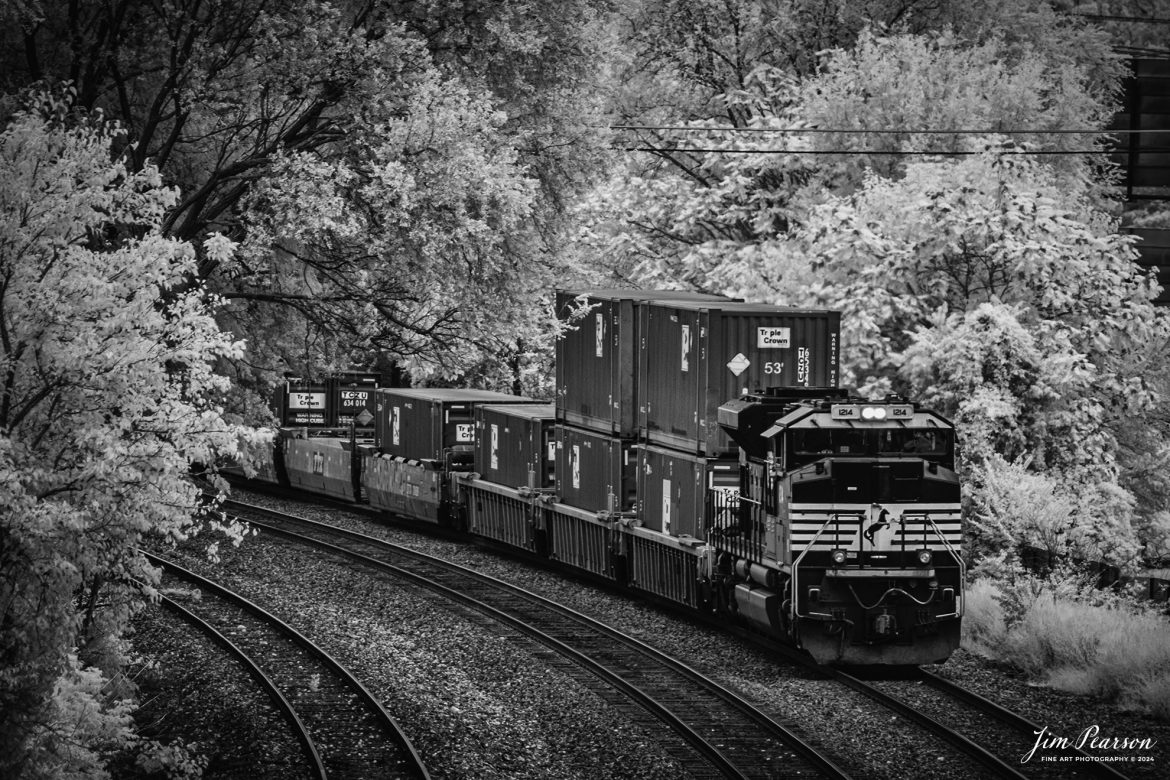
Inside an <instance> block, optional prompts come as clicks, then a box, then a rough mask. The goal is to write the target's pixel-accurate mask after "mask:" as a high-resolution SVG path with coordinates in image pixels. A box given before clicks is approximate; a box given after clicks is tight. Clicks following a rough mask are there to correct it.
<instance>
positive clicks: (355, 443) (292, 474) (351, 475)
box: [273, 371, 380, 501]
mask: <svg viewBox="0 0 1170 780" xmlns="http://www.w3.org/2000/svg"><path fill="white" fill-rule="evenodd" d="M379 381H380V378H379V375H378V374H376V373H369V372H356V371H346V372H339V373H334V374H330V375H328V376H327V377H326V378H325V381H324V382H305V381H303V380H296V379H293V380H289V381H287V382H285V384H284V385H283V386H281V387H278V388H277V391H276V404H275V406H276V410H277V416H278V418H279V419H280V422H281V427H280V430H279V431H277V435H276V439H275V442H274V448H275V453H274V457H273V464H274V469H273V471H274V473H275V475H276V477H277V480H278V481H279V482H280V483H281V484H284V485H290V486H292V487H296V488H300V489H301V490H308V491H312V492H315V493H323V494H325V495H328V496H332V497H334V498H341V499H344V500H347V501H357V500H359V498H360V496H361V486H360V464H359V463H358V460H357V458H355V457H354V453H355V451H356V448H357V447H360V446H361V445H363V444H366V443H369V442H372V441H373V439H372V436H373V427H372V423H373V419H374V417H373V414H372V406H373V397H374V393H375V392H376V389H377V387H378V384H379Z"/></svg>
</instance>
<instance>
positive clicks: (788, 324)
mask: <svg viewBox="0 0 1170 780" xmlns="http://www.w3.org/2000/svg"><path fill="white" fill-rule="evenodd" d="M638 317H639V332H640V333H641V338H642V341H641V344H640V349H639V350H638V355H637V361H638V362H637V365H638V369H637V370H638V393H639V394H638V431H639V444H638V445H637V448H636V449H637V454H638V495H639V499H640V505H639V510H640V511H639V523H638V526H637V528H635V529H632V530H629V531H628V532H627V533H625V534H624V538H623V542H624V544H623V554H624V555H625V556H626V559H627V560H628V561H629V563H628V568H630V569H631V571H632V572H633V575H632V577H631V579H632V582H633V585H634V587H636V588H640V589H642V590H645V591H647V592H650V593H653V594H655V595H657V596H661V597H663V598H667V599H671V600H675V601H683V602H684V603H687V604H690V605H692V606H696V607H703V606H707V605H708V602H709V600H710V599H711V594H710V592H709V591H708V589H707V588H706V587H704V586H703V585H702V583H704V582H705V581H707V580H708V579H709V576H708V575H709V572H710V570H711V569H712V563H711V558H712V556H713V555H715V552H714V551H713V549H712V547H711V546H710V544H709V543H708V542H709V539H710V535H711V530H712V529H711V525H712V522H713V520H712V517H713V511H714V510H713V507H714V505H715V504H716V503H718V502H717V501H716V499H719V498H723V497H726V498H727V499H729V500H731V499H734V497H735V496H737V495H738V494H739V490H740V482H741V469H740V462H739V450H738V448H737V447H736V445H735V443H734V442H733V441H732V440H731V439H730V438H729V437H728V436H727V435H726V433H725V432H724V431H723V430H722V429H721V428H720V427H719V425H718V409H719V406H720V405H721V404H722V403H723V402H724V401H726V400H727V399H728V398H735V397H738V396H739V395H741V394H743V393H747V392H749V391H752V390H757V389H760V388H767V387H772V388H778V389H785V390H789V389H792V390H799V391H802V392H818V390H816V389H812V390H810V388H819V392H821V393H822V394H824V393H826V392H831V391H832V390H831V388H835V387H836V385H837V378H838V370H839V338H840V335H839V334H840V315H839V314H838V313H837V312H829V311H821V310H804V309H786V308H781V307H776V306H763V305H758V304H747V303H743V302H740V301H670V300H653V301H647V302H645V303H644V304H642V305H641V306H640V307H639V311H638ZM721 503H724V504H725V503H727V501H726V500H724V501H722V502H721ZM680 572H681V575H680Z"/></svg>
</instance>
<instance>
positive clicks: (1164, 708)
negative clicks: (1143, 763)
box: [963, 576, 1170, 719]
mask: <svg viewBox="0 0 1170 780" xmlns="http://www.w3.org/2000/svg"><path fill="white" fill-rule="evenodd" d="M1028 594H1033V595H1032V596H1031V598H1029V597H1028ZM1017 612H1018V615H1016V619H1014V620H1012V619H1010V618H1011V617H1012V616H1013V615H1014V614H1015V613H1017ZM963 643H964V646H965V647H966V648H967V649H968V650H970V651H971V652H974V653H976V654H978V655H982V656H984V657H988V658H993V659H996V660H1000V661H1004V662H1007V663H1010V664H1012V665H1013V666H1016V667H1017V668H1019V669H1021V670H1022V671H1024V672H1025V673H1027V674H1028V675H1029V676H1030V677H1031V678H1033V679H1035V680H1038V681H1040V682H1042V683H1044V684H1046V685H1049V686H1051V687H1053V688H1056V689H1058V690H1064V691H1069V692H1070V693H1077V694H1081V695H1087V696H1095V697H1098V698H1101V699H1104V700H1107V701H1111V702H1114V703H1116V704H1117V705H1118V706H1120V707H1122V708H1124V709H1132V710H1137V711H1141V712H1148V713H1151V714H1153V715H1156V716H1159V717H1163V718H1168V719H1170V623H1167V621H1166V620H1165V619H1164V618H1163V617H1161V616H1159V615H1157V614H1152V613H1150V614H1142V613H1140V612H1138V611H1136V610H1135V609H1134V608H1132V607H1125V606H1123V605H1121V604H1120V603H1113V604H1110V605H1102V604H1094V603H1091V602H1090V601H1088V600H1086V599H1085V598H1083V597H1081V596H1078V595H1077V593H1076V590H1075V589H1072V588H1068V587H1062V583H1052V582H1045V581H1041V580H1038V579H1037V578H1034V577H1027V576H1024V577H1020V578H1017V580H1016V581H1015V582H1012V583H1010V584H1008V583H1002V582H995V581H992V580H990V579H986V578H984V579H980V580H976V581H975V582H973V583H972V584H971V585H970V587H969V588H968V589H967V595H966V613H965V615H964V637H963Z"/></svg>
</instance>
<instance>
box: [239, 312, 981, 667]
mask: <svg viewBox="0 0 1170 780" xmlns="http://www.w3.org/2000/svg"><path fill="white" fill-rule="evenodd" d="M669 295H670V293H668V292H665V291H661V292H655V293H646V292H645V291H589V293H587V294H585V293H582V294H579V295H577V296H576V298H575V299H581V298H584V299H585V300H590V297H589V296H592V297H593V298H601V299H603V300H604V299H606V297H607V296H608V297H609V298H610V299H621V300H622V301H623V302H624V301H629V300H632V301H633V305H632V306H626V307H625V308H624V309H622V308H621V307H613V309H612V310H613V311H614V312H618V311H619V310H620V311H622V312H624V313H621V314H614V315H613V317H614V319H613V320H612V321H606V322H604V323H602V322H601V320H600V319H598V320H597V328H598V332H597V334H596V338H593V337H592V335H591V337H590V338H588V339H585V338H581V337H578V338H576V339H575V341H574V339H569V340H567V342H566V343H567V344H569V345H570V347H569V348H571V349H574V350H576V349H577V348H576V347H573V346H572V345H573V344H574V343H579V344H584V345H586V347H587V348H588V349H589V350H590V352H593V353H595V354H596V356H597V357H598V359H599V360H600V359H602V358H603V357H604V358H605V359H606V360H608V359H609V358H608V355H606V354H605V353H606V352H607V350H608V349H609V348H610V347H612V348H613V350H614V352H615V354H622V355H625V356H629V355H631V354H633V353H634V352H637V351H638V350H639V349H641V350H642V351H643V352H646V351H647V350H649V351H651V352H654V351H657V350H660V349H661V347H662V345H661V344H655V343H653V342H652V340H649V341H648V339H647V336H648V334H651V333H652V332H653V331H652V330H651V329H650V328H647V327H645V325H646V323H647V322H650V323H651V324H652V325H653V321H652V318H651V317H650V315H652V314H654V313H655V312H654V311H647V310H648V309H654V307H657V309H658V311H659V312H665V313H666V314H667V315H668V316H672V317H673V319H667V320H666V325H664V326H662V327H666V329H667V330H669V325H670V323H677V324H678V325H679V327H680V328H681V327H684V326H686V327H693V328H694V330H693V331H690V332H684V334H683V339H682V340H681V341H680V342H676V343H677V344H681V345H682V351H681V352H678V355H679V358H680V359H681V360H682V361H694V362H690V363H689V364H685V365H684V368H685V370H686V371H687V372H690V371H692V370H693V369H694V368H695V367H696V366H697V365H699V364H700V362H701V361H706V363H708V364H710V366H711V368H709V369H705V370H707V371H708V374H707V375H704V376H706V379H705V380H702V383H701V386H700V388H699V393H698V396H697V399H698V400H694V397H692V396H693V394H691V395H688V399H689V400H688V403H690V407H689V408H687V417H688V419H686V420H683V421H682V422H683V423H685V425H683V424H679V425H672V424H671V421H670V419H669V418H668V417H664V416H663V413H662V412H657V413H656V414H657V416H655V413H653V412H652V413H651V414H647V410H646V406H647V405H648V402H646V401H645V399H647V398H656V397H666V396H664V395H663V391H662V388H661V387H659V388H657V389H656V388H654V387H653V385H654V384H655V383H661V382H666V381H670V382H677V381H678V380H677V379H676V378H674V377H671V376H669V372H666V371H664V369H663V368H662V356H661V355H660V354H659V355H653V356H652V357H653V360H650V361H648V360H643V361H642V363H641V365H642V366H643V368H644V367H645V366H646V365H650V364H653V365H655V366H656V368H655V369H654V372H655V373H654V374H653V375H652V374H647V373H646V372H645V371H643V372H642V373H641V374H640V375H639V378H638V381H636V382H634V381H626V380H624V379H621V377H618V376H609V375H607V374H605V372H604V371H601V372H600V373H599V370H597V369H594V371H593V374H592V375H589V376H590V379H591V381H592V382H594V383H596V382H597V381H603V380H604V381H611V380H612V381H613V383H614V387H621V388H624V389H623V395H622V398H621V402H622V404H629V405H630V406H629V408H620V407H619V404H618V403H617V402H615V403H613V404H612V405H610V406H607V407H606V408H605V409H598V408H592V409H591V408H590V407H588V406H583V405H581V404H578V405H577V407H574V403H575V401H574V398H577V399H579V398H581V397H585V396H586V395H588V396H589V397H593V396H596V395H597V393H598V391H597V387H596V386H593V387H590V388H588V390H587V392H586V393H585V394H584V395H582V394H578V395H576V396H574V394H573V391H572V390H571V389H569V390H566V389H565V387H564V386H563V385H562V381H563V380H564V379H565V374H564V372H562V371H558V385H561V386H559V387H558V398H557V400H556V401H555V402H545V403H541V402H537V401H533V399H528V398H522V397H518V396H513V395H507V394H503V393H492V392H487V391H481V390H461V389H426V388H415V389H407V390H402V389H387V388H379V389H377V390H375V391H374V393H375V400H376V403H375V405H376V409H375V410H374V412H373V416H374V417H375V418H376V419H377V422H376V424H375V425H374V426H373V427H372V428H371V429H369V430H365V431H361V430H358V429H355V428H354V427H351V428H350V429H349V431H348V433H347V432H345V431H342V430H338V429H326V428H320V429H313V428H311V427H307V426H289V427H285V428H282V429H281V430H280V431H279V432H278V434H277V437H276V443H275V446H274V447H272V448H270V449H265V450H263V451H261V452H258V453H253V455H254V457H253V458H252V459H253V462H254V463H255V464H257V465H258V466H259V469H258V471H257V475H258V477H259V478H261V479H269V480H272V481H276V482H279V483H282V484H285V485H291V486H296V487H299V488H301V489H304V490H308V491H311V492H318V493H322V494H326V495H329V496H332V497H335V498H342V499H345V500H349V501H354V502H366V503H368V504H369V505H370V506H372V507H374V508H376V509H379V510H382V511H384V512H387V513H392V514H394V515H395V516H397V517H400V518H401V517H405V518H409V519H412V520H414V521H417V522H419V523H420V524H432V525H442V526H446V527H448V528H451V529H456V530H457V531H459V532H462V533H465V534H467V535H468V536H469V537H475V538H479V539H482V540H489V541H491V542H493V543H496V544H500V545H505V546H510V547H513V548H516V549H518V550H523V551H525V552H527V553H529V554H532V555H536V556H539V557H541V558H544V559H547V560H548V561H549V562H550V563H552V564H553V565H554V566H557V567H563V568H564V569H566V570H573V571H576V572H585V573H588V574H591V575H594V576H596V577H601V578H604V579H606V580H609V581H612V582H614V583H616V584H618V585H620V586H621V587H623V588H627V589H629V590H630V591H632V592H635V593H637V594H640V595H643V596H645V597H647V598H649V599H653V600H665V601H669V602H672V603H674V604H679V605H683V606H685V607H688V608H690V609H692V610H696V611H699V612H703V613H706V614H708V615H712V616H715V617H716V618H718V619H721V620H726V621H731V622H736V623H740V624H743V625H747V626H749V627H751V628H753V629H755V630H757V631H758V632H761V633H763V634H766V635H768V636H771V637H774V638H777V639H781V640H783V641H785V642H788V643H791V644H792V645H794V646H796V647H798V648H802V649H803V650H804V651H806V652H807V653H808V654H809V655H811V656H812V658H813V659H814V660H816V661H817V662H819V663H824V664H836V665H896V666H903V665H914V664H921V663H932V662H941V661H943V660H945V659H946V658H947V657H948V656H949V655H950V654H951V653H952V652H953V651H954V649H955V648H956V647H957V646H958V643H959V630H960V622H961V616H962V591H963V581H964V571H963V560H962V557H961V555H960V550H959V548H960V545H961V541H962V524H961V516H960V493H959V480H958V478H957V476H956V473H955V430H954V426H953V425H952V424H951V423H950V422H949V421H947V420H946V419H945V418H943V417H942V416H941V415H939V414H937V413H935V412H932V411H929V410H927V409H923V408H921V407H920V406H918V405H916V404H914V403H911V402H909V401H907V400H905V399H902V398H895V397H890V398H886V399H882V400H878V401H867V400H862V399H858V398H854V397H850V396H848V395H847V394H845V393H843V392H842V391H841V390H839V389H838V388H837V387H836V386H835V378H836V375H837V371H836V363H835V361H836V355H837V346H838V345H837V335H836V330H835V329H836V328H837V327H839V325H838V324H839V315H835V313H824V312H809V311H798V312H795V314H794V313H793V310H780V309H776V310H775V311H772V312H762V310H761V309H760V307H750V306H749V305H747V304H742V303H738V302H727V301H719V300H704V301H693V300H692V301H686V302H661V301H659V302H655V301H654V298H655V296H661V297H663V298H668V297H669ZM606 311H609V310H606ZM639 311H641V314H639V313H638V312H639ZM690 315H695V316H696V317H698V318H699V319H693V320H691V322H694V323H698V324H697V325H691V326H687V322H688V319H687V318H688V316H690ZM608 316H610V315H608V314H607V317H608ZM762 316H763V317H765V319H763V320H760V319H759V318H760V317H762ZM834 316H836V317H837V319H834ZM776 317H779V318H781V319H775V318H776ZM793 317H795V318H796V319H795V320H793V319H792V318H793ZM639 318H640V321H641V322H642V324H643V326H644V327H643V328H642V330H640V331H639V329H638V328H637V327H636V326H635V325H633V323H635V322H637V321H638V320H639ZM745 318H750V319H747V320H746V323H747V324H746V325H745V324H744V322H745ZM783 318H787V319H783ZM790 320H791V321H792V322H793V323H794V324H793V325H792V326H791V327H790V326H789V325H787V324H784V325H777V324H776V323H777V322H785V323H787V322H789V321H790ZM809 323H811V324H809ZM655 327H658V326H655ZM603 331H604V339H603ZM710 333H716V334H718V333H723V335H719V337H718V338H719V341H711V342H709V343H705V342H702V338H705V337H707V336H708V334H710ZM800 334H807V340H808V342H809V343H810V344H815V345H818V346H816V347H808V346H801V345H800V344H797V343H795V342H796V341H798V340H799V339H801V338H806V336H804V335H800ZM757 335H758V338H757ZM622 341H624V342H626V343H624V344H622V343H619V342H622ZM748 341H750V342H753V343H754V344H756V345H758V346H759V347H760V348H761V349H766V350H767V351H766V352H763V353H757V352H755V351H753V350H754V347H752V346H751V345H750V344H748V343H747V342H748ZM603 342H604V343H603ZM630 342H633V344H635V345H637V346H634V347H633V348H632V351H631V346H630ZM769 342H771V343H769ZM780 342H783V344H784V346H778V344H779V343H780ZM687 348H692V349H694V350H696V351H695V352H694V353H692V355H691V356H688V354H687V352H686V349H687ZM720 349H722V350H724V351H725V352H727V354H728V355H733V357H731V358H730V359H729V360H726V361H724V358H721V357H718V354H719V350H720ZM780 349H790V350H791V351H792V353H793V355H794V356H796V357H797V360H796V361H793V364H792V365H788V366H784V367H783V369H782V368H781V361H780V360H779V359H778V358H779V356H780V353H779V352H778V350H780ZM674 351H675V352H677V349H675V350H674ZM567 358H568V360H567V361H566V362H570V363H571V364H577V365H580V366H581V367H582V371H584V372H586V373H587V374H588V369H589V361H588V360H586V359H585V358H583V357H582V356H581V355H579V354H573V355H569V356H567ZM715 358H718V359H717V360H716V359H715ZM561 359H564V356H563V355H562V354H558V360H561ZM626 360H627V361H628V358H626ZM815 360H821V362H822V364H823V365H821V366H820V367H819V368H818V370H819V371H820V373H819V374H816V373H815V372H813V371H810V369H809V364H810V363H812V362H813V361H815ZM653 361H658V362H657V363H656V364H655V363H653ZM723 362H726V364H727V366H728V368H727V369H725V370H727V371H731V372H732V373H734V375H735V377H741V375H744V374H746V372H745V371H744V364H769V366H768V368H765V367H761V373H760V374H759V376H758V378H756V379H755V380H753V378H752V377H749V376H746V375H744V376H742V380H743V383H744V384H745V387H743V388H742V391H741V392H740V393H739V394H738V395H737V396H736V397H734V398H731V399H724V401H725V402H724V403H722V404H721V405H720V404H715V408H714V409H712V408H710V407H711V401H710V397H711V394H712V393H713V392H723V389H722V388H725V387H726V386H728V383H727V382H724V378H723V377H721V376H716V375H717V374H718V373H719V368H720V364H721V363H723ZM769 368H770V369H771V370H769ZM616 370H617V371H618V373H622V372H625V371H626V370H627V369H625V368H622V367H621V366H620V365H619V366H618V368H617V369H616ZM765 371H767V373H766V374H765V373H764V372H765ZM777 375H779V376H781V377H782V380H781V381H777V382H776V383H775V384H773V385H772V386H767V387H756V388H750V389H749V387H747V386H746V385H747V383H749V382H751V383H753V384H754V383H757V382H758V383H759V384H764V383H766V381H767V379H769V378H774V377H775V376H777ZM682 376H684V378H689V376H688V374H683V375H682ZM712 376H714V379H712ZM816 376H820V377H830V378H831V379H832V380H834V381H833V384H832V385H829V386H818V385H814V384H812V383H811V381H810V380H811V379H812V378H815V377H816ZM656 377H657V378H656ZM796 377H800V378H802V379H803V381H794V378H796ZM569 379H572V377H571V375H570V376H569ZM619 379H620V380H621V381H619ZM629 386H632V387H633V388H634V389H633V390H630V389H629ZM687 392H688V393H691V391H690V390H688V391H687ZM655 393H657V395H655ZM616 397H617V394H616V393H615V394H611V395H610V396H609V398H610V399H614V398H616ZM639 399H642V405H641V406H639ZM668 400H669V399H668ZM574 408H576V409H577V411H578V414H577V417H578V418H582V419H583V418H585V417H586V414H584V413H582V412H581V409H584V410H585V411H587V412H590V414H591V416H592V418H595V419H598V420H600V421H601V422H602V423H603V425H595V426H593V427H592V428H589V427H585V426H582V425H575V424H574V422H577V420H574V419H573V418H572V410H573V409H574ZM566 410H569V412H570V413H569V414H566ZM639 412H641V415H640V419H641V420H642V427H641V429H640V430H639V429H638V428H637V426H638V423H637V420H638V419H639ZM700 418H709V419H700ZM646 420H650V421H651V422H652V423H653V426H650V427H653V428H654V430H658V431H660V432H661V433H660V434H659V435H657V436H655V435H653V434H652V432H651V431H650V430H648V426H646V425H645V422H646ZM363 433H364V434H365V435H364V436H363V435H362V434H363ZM721 442H726V444H722V443H721Z"/></svg>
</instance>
